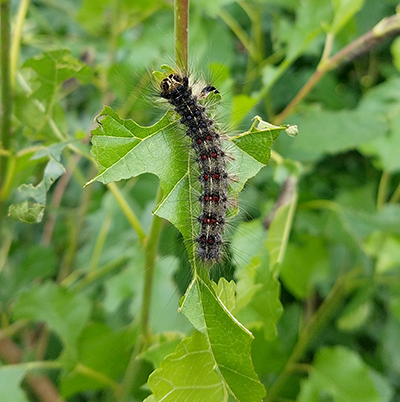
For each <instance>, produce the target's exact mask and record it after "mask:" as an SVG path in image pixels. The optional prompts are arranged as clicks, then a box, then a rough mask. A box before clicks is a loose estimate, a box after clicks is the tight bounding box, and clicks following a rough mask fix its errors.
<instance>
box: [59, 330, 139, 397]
mask: <svg viewBox="0 0 400 402" xmlns="http://www.w3.org/2000/svg"><path fill="white" fill-rule="evenodd" d="M132 335H133V334H132V332H131V331H127V330H119V331H112V330H111V329H110V328H108V327H107V326H106V325H105V324H100V323H98V324H91V325H89V326H87V327H86V328H85V329H84V330H83V331H82V333H81V335H80V336H79V341H78V359H77V360H78V365H77V366H76V367H75V369H74V370H72V371H71V372H70V373H69V374H68V375H67V376H65V377H63V378H62V380H61V391H62V394H63V396H64V397H65V398H68V397H69V396H71V395H73V394H76V393H77V392H81V391H85V390H87V389H91V390H96V389H103V388H106V387H108V386H109V385H110V384H109V383H106V382H105V381H104V380H103V379H104V378H107V379H112V380H114V381H116V380H118V378H119V376H121V375H122V374H123V372H124V370H125V368H126V366H127V364H128V362H129V357H130V352H131V348H132ZM81 365H83V366H84V367H85V368H89V369H91V370H93V373H96V374H97V375H98V378H96V377H95V376H91V377H89V376H88V375H87V374H85V373H82V372H81V371H80V367H81Z"/></svg>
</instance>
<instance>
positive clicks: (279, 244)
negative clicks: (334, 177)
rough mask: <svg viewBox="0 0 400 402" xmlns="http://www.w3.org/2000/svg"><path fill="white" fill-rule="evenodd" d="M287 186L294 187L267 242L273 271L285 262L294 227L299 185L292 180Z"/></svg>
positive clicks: (272, 225) (274, 219) (279, 210)
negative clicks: (279, 263)
mask: <svg viewBox="0 0 400 402" xmlns="http://www.w3.org/2000/svg"><path fill="white" fill-rule="evenodd" d="M289 183H291V184H289ZM286 185H293V189H292V191H289V193H288V194H286V196H285V197H286V200H284V203H282V205H280V206H279V208H278V210H277V211H276V213H275V216H274V218H273V220H272V223H271V224H270V227H269V229H268V238H267V240H266V242H265V244H266V247H267V250H268V253H269V263H270V266H271V269H274V268H275V265H276V264H277V263H278V262H281V263H282V261H283V257H284V255H285V253H286V247H287V242H288V239H289V234H290V230H291V227H292V220H293V217H294V210H295V208H296V205H297V189H296V188H295V186H296V185H297V184H296V180H295V179H294V178H291V179H290V180H288V181H287V182H286ZM282 201H283V200H282Z"/></svg>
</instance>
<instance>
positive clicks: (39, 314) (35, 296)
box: [14, 282, 91, 358]
mask: <svg viewBox="0 0 400 402" xmlns="http://www.w3.org/2000/svg"><path fill="white" fill-rule="evenodd" d="M90 309H91V306H90V302H89V301H88V300H87V299H86V298H85V297H84V296H83V295H82V294H78V293H74V292H71V291H69V290H67V289H64V288H61V287H58V286H57V285H55V284H54V283H51V282H47V283H44V284H42V285H33V286H32V287H31V289H30V290H29V291H27V292H25V293H22V294H21V296H20V297H19V300H18V301H17V303H16V305H15V309H14V317H15V318H16V319H23V318H29V319H31V320H34V321H45V322H46V323H47V325H48V326H49V327H50V328H51V329H52V330H53V331H54V332H56V333H57V335H58V336H59V337H60V338H61V340H62V341H63V343H64V346H65V348H66V350H68V352H70V353H71V357H72V358H74V356H76V342H77V339H78V336H79V335H80V333H81V331H82V329H83V328H84V327H85V326H86V324H87V322H88V320H89V316H90Z"/></svg>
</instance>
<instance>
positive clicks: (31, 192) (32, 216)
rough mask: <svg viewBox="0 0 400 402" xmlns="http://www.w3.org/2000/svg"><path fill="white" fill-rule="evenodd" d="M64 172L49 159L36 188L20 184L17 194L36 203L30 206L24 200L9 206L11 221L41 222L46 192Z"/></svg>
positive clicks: (57, 164)
mask: <svg viewBox="0 0 400 402" xmlns="http://www.w3.org/2000/svg"><path fill="white" fill-rule="evenodd" d="M64 172H65V169H64V166H63V165H61V163H59V162H57V161H56V160H54V159H52V158H51V159H50V160H49V162H48V163H47V165H46V168H45V169H44V174H43V179H42V181H41V182H40V183H39V184H38V185H37V186H33V185H32V184H22V185H21V186H19V187H18V190H19V192H20V193H21V194H22V195H23V197H24V198H33V199H34V200H35V201H36V203H34V204H32V203H29V202H28V200H26V201H23V202H22V203H20V204H16V205H10V207H9V215H10V216H11V217H12V218H13V219H17V220H20V221H22V222H24V223H38V222H41V220H42V218H43V212H44V208H45V205H46V196H47V192H48V191H49V189H50V187H51V186H52V184H53V183H54V182H55V181H56V180H57V179H58V178H59V177H60V176H61V175H62V174H63V173H64Z"/></svg>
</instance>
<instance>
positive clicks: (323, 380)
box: [297, 346, 381, 402]
mask: <svg viewBox="0 0 400 402" xmlns="http://www.w3.org/2000/svg"><path fill="white" fill-rule="evenodd" d="M321 398H323V399H324V400H325V399H326V400H332V401H336V402H354V401H363V402H381V399H380V397H379V394H378V392H377V389H376V387H375V385H374V381H373V380H372V378H371V374H370V368H369V367H368V366H367V365H366V364H365V363H364V362H363V361H362V359H361V358H360V356H359V355H358V354H357V353H355V352H353V351H351V350H348V349H346V348H344V347H342V346H336V347H333V348H323V349H321V350H319V351H318V353H317V355H316V357H315V359H314V362H313V365H312V371H311V375H310V377H309V378H308V379H307V380H304V381H303V382H302V384H301V390H300V394H299V396H298V398H297V401H298V402H320V401H321V400H322V399H321Z"/></svg>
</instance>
